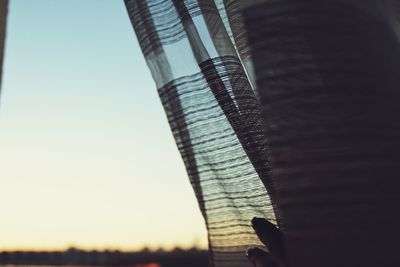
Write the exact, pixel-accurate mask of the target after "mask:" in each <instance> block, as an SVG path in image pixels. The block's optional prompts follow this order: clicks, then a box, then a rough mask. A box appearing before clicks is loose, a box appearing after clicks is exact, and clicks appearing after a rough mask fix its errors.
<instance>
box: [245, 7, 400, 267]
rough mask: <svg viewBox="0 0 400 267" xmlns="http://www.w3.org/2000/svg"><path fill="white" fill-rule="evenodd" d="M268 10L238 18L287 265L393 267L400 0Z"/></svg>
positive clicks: (399, 182) (399, 146)
mask: <svg viewBox="0 0 400 267" xmlns="http://www.w3.org/2000/svg"><path fill="white" fill-rule="evenodd" d="M264 2H265V3H263V4H258V5H254V6H251V7H247V8H245V9H244V11H243V14H244V21H245V25H246V30H247V31H246V32H247V36H248V40H249V42H248V43H249V45H250V48H251V52H252V55H253V57H252V58H253V63H254V67H255V68H254V69H255V74H256V77H257V89H258V95H259V96H260V101H261V105H262V110H263V122H264V123H265V126H266V135H267V138H268V145H269V154H270V166H271V169H272V172H271V178H272V180H273V182H274V189H275V191H274V192H270V193H271V198H272V199H274V203H276V210H277V213H279V220H278V224H279V225H280V227H281V229H283V231H284V233H285V235H286V243H287V249H288V255H289V261H290V266H291V267H338V266H341V267H344V266H346V267H350V266H363V267H366V266H368V267H372V266H400V253H399V252H398V248H399V243H400V227H399V225H400V213H399V207H400V154H399V152H400V120H399V115H400V104H399V103H400V45H399V40H400V38H399V36H400V35H399V30H400V27H399V14H400V13H399V3H400V2H399V1H391V0H382V1H369V0H330V1H321V0H318V1H317V0H316V1H314V0H309V1H298V0H270V1H264ZM272 194H273V195H272Z"/></svg>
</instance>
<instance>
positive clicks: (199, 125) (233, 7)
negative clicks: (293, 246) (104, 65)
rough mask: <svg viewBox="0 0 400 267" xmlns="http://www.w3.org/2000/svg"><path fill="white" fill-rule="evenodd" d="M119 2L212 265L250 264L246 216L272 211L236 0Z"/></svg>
mask: <svg viewBox="0 0 400 267" xmlns="http://www.w3.org/2000/svg"><path fill="white" fill-rule="evenodd" d="M125 4H126V7H127V10H128V14H129V17H130V19H131V21H132V25H133V27H134V29H135V32H136V35H137V38H138V40H139V42H140V45H141V48H142V50H143V54H144V56H145V58H146V60H147V65H148V67H149V68H150V70H151V73H152V75H153V78H154V80H155V83H156V86H157V89H158V93H159V96H160V98H161V101H162V104H163V105H164V109H165V112H166V114H167V117H168V120H169V123H170V126H171V130H172V132H173V135H174V137H175V141H176V143H177V146H178V149H179V151H180V153H181V155H182V158H183V161H184V163H185V165H186V169H187V172H188V175H189V178H190V181H191V183H192V186H193V189H194V191H195V194H196V197H197V199H198V203H199V206H200V209H201V211H202V213H203V216H204V219H205V222H206V226H207V230H208V237H209V250H210V255H211V257H210V258H211V266H229V267H234V266H250V264H249V262H248V260H247V259H246V256H245V251H246V249H247V248H248V247H249V246H254V245H260V242H259V241H258V238H257V237H256V236H255V234H254V231H253V229H252V228H251V225H250V221H251V219H252V218H253V217H254V216H258V217H265V218H268V219H270V220H271V221H273V222H274V221H275V216H274V213H273V210H272V205H271V201H270V199H269V197H268V194H267V192H266V189H265V186H264V184H263V182H264V183H265V182H268V180H269V172H270V169H269V166H268V160H267V147H266V142H265V141H266V139H265V136H264V131H263V127H262V124H261V115H260V109H259V102H258V100H257V98H256V96H255V93H254V90H253V87H252V82H251V78H249V77H251V73H252V69H251V61H250V60H249V59H250V58H249V51H248V49H247V47H246V45H245V39H244V37H243V36H241V35H240V32H239V31H237V29H240V28H241V27H242V24H241V23H242V21H241V18H240V17H238V16H236V17H235V16H234V14H236V15H239V14H240V13H239V10H238V6H237V2H236V1H227V3H226V5H224V3H223V2H222V1H218V0H216V1H214V0H185V1H182V0H126V1H125ZM225 6H226V7H227V8H225ZM227 14H229V18H230V23H231V24H232V25H233V27H232V29H234V30H235V32H236V33H235V34H232V30H231V27H230V23H229V20H228V19H227V18H228V17H227ZM237 33H239V34H237ZM234 36H235V37H236V38H233V37H234ZM234 40H238V43H236V42H235V41H234ZM183 201H184V200H183Z"/></svg>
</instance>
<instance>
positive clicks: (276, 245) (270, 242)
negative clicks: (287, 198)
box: [251, 217, 286, 266]
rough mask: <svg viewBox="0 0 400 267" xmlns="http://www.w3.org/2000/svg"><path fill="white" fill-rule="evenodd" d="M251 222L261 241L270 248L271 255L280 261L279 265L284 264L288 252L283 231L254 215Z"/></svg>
mask: <svg viewBox="0 0 400 267" xmlns="http://www.w3.org/2000/svg"><path fill="white" fill-rule="evenodd" d="M251 224H252V226H253V229H254V231H255V232H256V234H257V236H258V238H259V239H260V241H261V242H262V243H263V244H264V245H265V246H266V247H267V248H268V251H269V253H270V254H271V256H272V257H273V258H274V259H275V260H276V261H278V262H279V263H280V265H279V266H284V265H285V263H286V253H285V247H284V236H283V233H282V232H281V231H280V230H279V229H278V228H277V227H276V226H275V225H274V224H272V223H270V222H269V221H267V220H266V219H264V218H256V217H254V218H253V219H252V220H251Z"/></svg>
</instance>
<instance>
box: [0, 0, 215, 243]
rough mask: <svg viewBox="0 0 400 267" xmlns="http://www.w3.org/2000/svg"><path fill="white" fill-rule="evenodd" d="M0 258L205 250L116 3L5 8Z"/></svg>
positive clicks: (47, 0)
mask: <svg viewBox="0 0 400 267" xmlns="http://www.w3.org/2000/svg"><path fill="white" fill-rule="evenodd" d="M2 89H3V91H2V95H1V106H0V148H1V149H0V183H1V186H0V211H1V218H2V219H1V220H0V236H1V238H0V250H1V249H13V248H24V249H41V248H51V249H58V248H64V247H66V246H69V245H75V246H80V247H84V248H105V247H112V248H122V249H136V248H140V247H142V246H144V245H147V246H151V247H153V248H154V247H158V246H164V247H171V246H173V245H175V244H177V245H184V246H188V245H189V244H191V243H193V242H197V243H198V244H200V245H201V246H203V247H204V246H205V245H206V242H207V241H206V232H205V229H204V221H203V219H202V217H201V215H200V212H199V210H198V206H197V203H196V200H195V197H194V194H193V191H192V189H191V186H190V183H189V181H188V178H187V176H186V172H185V170H184V166H183V163H182V160H181V158H180V156H179V153H178V151H177V148H176V146H175V143H174V141H173V137H172V134H171V133H170V129H169V127H168V123H167V120H166V117H165V114H164V111H163V109H162V106H161V103H160V100H159V98H158V95H157V92H156V89H155V85H154V83H153V81H152V78H151V76H150V73H149V71H148V69H147V66H146V64H145V61H144V58H143V56H142V54H141V51H140V48H139V46H138V43H137V40H136V37H135V34H134V32H133V29H132V26H131V24H130V21H129V18H128V15H127V13H126V10H125V7H124V4H123V1H122V0H84V1H82V0H68V1H56V0H10V7H9V17H8V28H7V40H6V53H5V62H4V73H3V86H2Z"/></svg>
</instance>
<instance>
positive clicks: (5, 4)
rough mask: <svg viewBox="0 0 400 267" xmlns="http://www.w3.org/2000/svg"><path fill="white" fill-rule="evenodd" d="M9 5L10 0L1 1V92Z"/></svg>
mask: <svg viewBox="0 0 400 267" xmlns="http://www.w3.org/2000/svg"><path fill="white" fill-rule="evenodd" d="M7 7H8V0H2V1H0V92H1V77H2V73H3V55H4V42H5V35H6V19H7Z"/></svg>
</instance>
